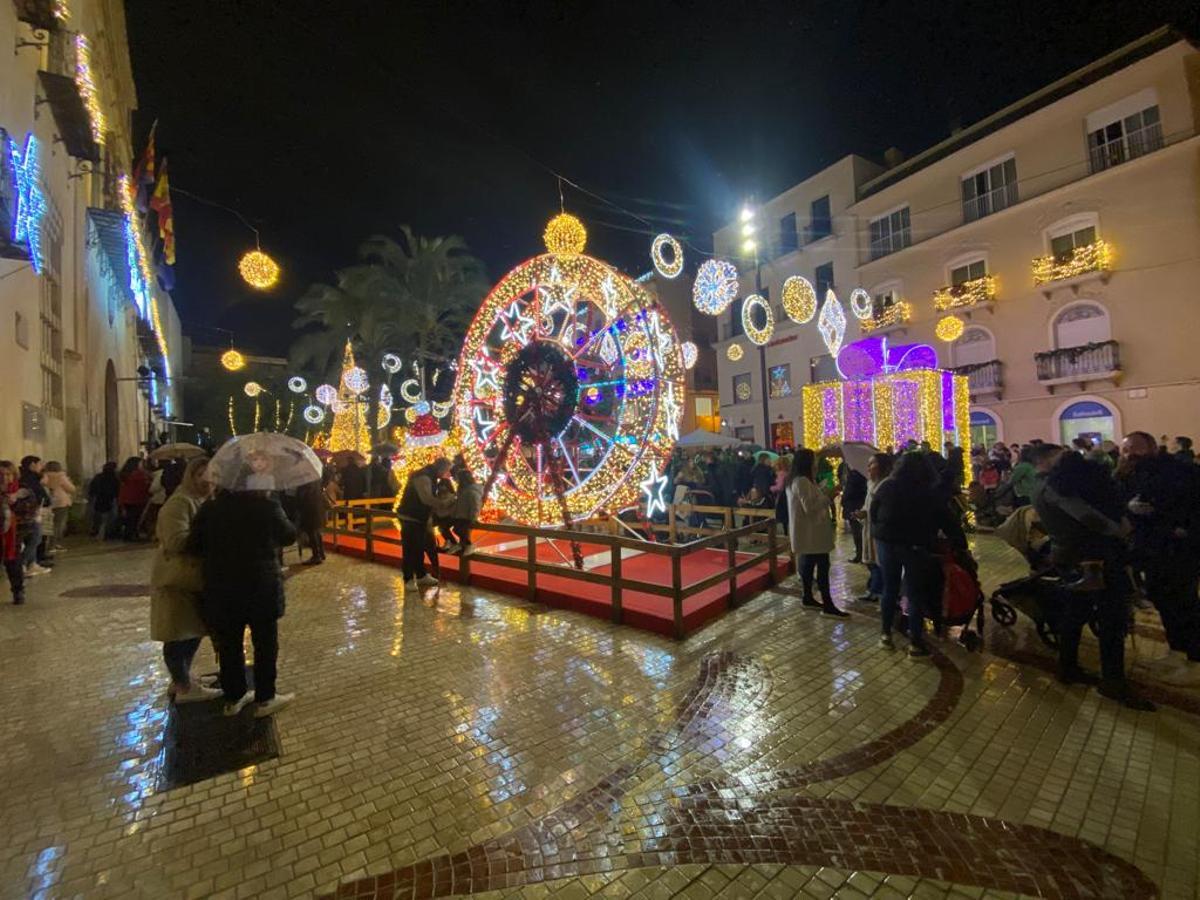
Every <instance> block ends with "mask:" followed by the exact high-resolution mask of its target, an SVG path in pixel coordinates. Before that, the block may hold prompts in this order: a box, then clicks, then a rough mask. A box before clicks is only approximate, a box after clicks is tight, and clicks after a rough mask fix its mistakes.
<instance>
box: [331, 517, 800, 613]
mask: <svg viewBox="0 0 1200 900" xmlns="http://www.w3.org/2000/svg"><path fill="white" fill-rule="evenodd" d="M376 537H377V538H379V537H383V538H390V539H392V540H396V541H398V540H399V537H400V536H399V534H398V533H397V532H396V531H394V530H387V531H385V530H379V531H377V532H376ZM506 538H510V536H508V535H502V534H489V535H479V536H478V541H479V543H477V545H476V546H477V547H478V549H479V551H480V552H481V553H492V554H495V555H499V556H512V557H516V558H525V556H526V553H527V549H526V546H525V542H524V540H523V539H518V540H517V541H516V542H515V543H516V544H517V546H512V547H508V548H505V549H496V547H495V545H497V544H501V543H505V542H506ZM552 544H553V545H557V549H556V547H555V546H552ZM325 545H326V547H328V548H329V549H331V550H336V551H337V552H340V553H344V554H346V555H348V556H354V557H357V558H359V559H365V558H366V555H367V554H366V541H365V540H364V539H362V538H358V537H348V536H345V535H341V536H339V537H338V539H337V544H336V545H335V544H334V543H333V538H332V536H328V535H327V536H326V538H325ZM489 545H490V546H489ZM581 549H582V551H583V555H584V557H585V558H587V557H589V556H591V555H593V554H602V555H603V558H604V559H606V560H611V557H609V555H608V554H609V553H610V550H609V548H608V547H606V546H603V545H600V544H583V545H581ZM537 558H538V562H541V563H550V564H556V563H562V566H563V573H564V574H562V575H554V574H543V573H540V572H539V573H538V575H537V597H536V600H537V602H539V603H544V604H546V605H547V606H554V607H558V608H560V609H570V610H574V611H576V612H581V613H585V614H586V615H590V616H596V617H597V618H601V619H608V620H611V619H612V604H611V602H610V588H609V587H608V586H607V585H603V584H593V583H591V582H588V581H582V580H580V579H578V578H574V577H572V575H571V573H572V572H573V571H574V570H573V568H572V567H571V565H570V563H569V560H570V558H571V552H570V545H569V544H568V543H567V542H566V541H540V542H539V543H538V545H537ZM439 560H440V564H441V578H442V580H446V581H454V582H459V583H461V582H462V580H463V578H462V572H461V563H462V560H461V559H460V558H459V557H457V556H455V555H453V554H448V553H443V554H440V557H439ZM375 562H378V563H384V564H387V565H393V566H399V565H400V564H401V553H400V547H399V544H393V543H390V542H389V543H384V542H381V541H379V540H376V541H375ZM680 562H681V571H682V576H683V577H682V584H683V586H684V587H685V588H686V587H687V586H688V585H690V584H695V583H696V582H699V581H702V580H704V579H705V578H708V577H709V576H711V575H715V574H717V573H719V572H725V571H728V565H727V556H726V552H725V551H724V550H717V549H705V550H698V551H696V552H694V553H689V554H687V555H686V556H684V557H683V558H682V559H681V560H680ZM775 569H776V580H779V579H781V578H783V577H785V576H786V575H787V574H788V571H789V565H788V561H787V558H786V557H785V556H783V555H781V556H780V557H779V559H778V560H777V562H776V566H775ZM588 571H589V572H595V573H597V574H608V573H610V572H611V571H612V565H611V561H606V562H602V563H599V564H596V565H589V566H588ZM621 575H622V577H623V578H625V579H630V580H636V581H644V582H647V583H649V584H660V585H663V586H664V587H669V586H670V584H671V563H670V560H669V559H668V558H667V557H665V556H661V555H657V554H651V553H640V554H634V555H627V556H625V557H623V558H622V560H621ZM470 579H471V584H472V585H473V586H475V587H481V588H486V589H487V590H492V591H497V592H499V593H501V594H507V595H509V596H511V597H520V598H522V599H526V600H528V599H531V598H530V597H529V585H528V573H527V572H526V571H524V570H523V569H515V568H509V567H508V566H501V565H496V564H495V563H488V562H486V561H485V560H483V559H481V558H479V557H472V558H471V566H470ZM770 584H771V578H770V577H769V572H768V569H767V562H766V561H765V560H764V561H763V562H761V563H759V564H757V565H755V566H752V567H750V568H748V569H747V570H746V571H744V572H741V573H739V574H738V576H737V592H736V595H735V597H734V600H735V601H740V600H745V599H747V598H749V597H751V596H753V595H754V594H756V593H758V592H759V591H761V590H764V589H765V588H767V587H769V586H770ZM729 601H730V598H729V582H728V580H722V581H720V582H718V583H717V584H715V585H712V586H710V587H708V588H705V589H704V590H703V591H699V592H697V593H695V594H693V595H692V596H690V597H687V598H685V599H684V600H683V630H684V633H685V634H690V633H692V632H694V631H696V630H697V629H699V628H701V627H702V626H703V625H705V624H706V623H708V622H710V621H712V620H713V619H715V618H717V617H718V616H720V615H721V614H722V613H724V612H725V611H726V610H727V609H729V605H730V603H729ZM621 608H622V624H624V625H632V626H633V627H635V628H643V629H645V630H647V631H654V632H657V633H659V634H666V635H671V634H673V633H674V627H675V620H674V610H673V607H672V600H671V598H669V597H663V596H659V595H657V594H649V593H645V592H643V591H637V590H632V589H626V590H625V591H624V592H623V593H622V595H621Z"/></svg>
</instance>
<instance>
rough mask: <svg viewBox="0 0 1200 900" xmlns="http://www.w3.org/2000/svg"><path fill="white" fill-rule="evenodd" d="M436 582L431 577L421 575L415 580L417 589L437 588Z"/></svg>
mask: <svg viewBox="0 0 1200 900" xmlns="http://www.w3.org/2000/svg"><path fill="white" fill-rule="evenodd" d="M437 583H438V580H437V579H436V578H434V577H433V576H432V575H422V576H421V577H420V578H418V579H417V587H437Z"/></svg>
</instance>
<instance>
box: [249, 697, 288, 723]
mask: <svg viewBox="0 0 1200 900" xmlns="http://www.w3.org/2000/svg"><path fill="white" fill-rule="evenodd" d="M295 699H296V695H295V694H276V695H275V696H274V697H272V698H271V699H270V700H264V701H263V702H262V703H255V704H254V718H256V719H263V718H266V717H267V716H270V715H274V714H275V713H277V712H279V710H281V709H283V708H284V707H285V706H287V705H288V704H289V703H291V702H292V701H293V700H295Z"/></svg>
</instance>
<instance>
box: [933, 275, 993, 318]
mask: <svg viewBox="0 0 1200 900" xmlns="http://www.w3.org/2000/svg"><path fill="white" fill-rule="evenodd" d="M995 300H996V277H995V276H994V275H984V276H983V277H982V278H972V279H971V280H970V281H964V282H961V283H960V284H948V285H946V286H945V287H941V288H938V289H937V290H936V291H934V293H933V308H934V309H935V310H936V311H937V312H948V311H949V310H972V309H990V308H991V307H992V304H993V303H994V302H995Z"/></svg>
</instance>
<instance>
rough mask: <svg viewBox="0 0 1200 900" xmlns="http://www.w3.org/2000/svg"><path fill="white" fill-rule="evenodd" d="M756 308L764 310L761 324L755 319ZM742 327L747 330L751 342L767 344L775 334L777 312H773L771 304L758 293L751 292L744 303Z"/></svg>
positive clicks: (761, 345)
mask: <svg viewBox="0 0 1200 900" xmlns="http://www.w3.org/2000/svg"><path fill="white" fill-rule="evenodd" d="M756 309H761V310H762V312H763V324H762V325H761V326H760V325H758V324H757V323H756V322H755V321H754V310H756ZM742 329H743V330H744V331H745V332H746V337H748V338H750V342H751V343H753V344H757V345H758V346H759V347H764V346H766V344H767V342H768V341H770V340H771V337H772V336H773V335H774V334H775V314H774V313H773V312H771V304H770V303H768V302H767V301H766V300H765V299H763V298H762V297H761V296H759V295H758V294H751V295H750V296H749V297H747V298H746V300H745V302H743V303H742Z"/></svg>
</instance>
